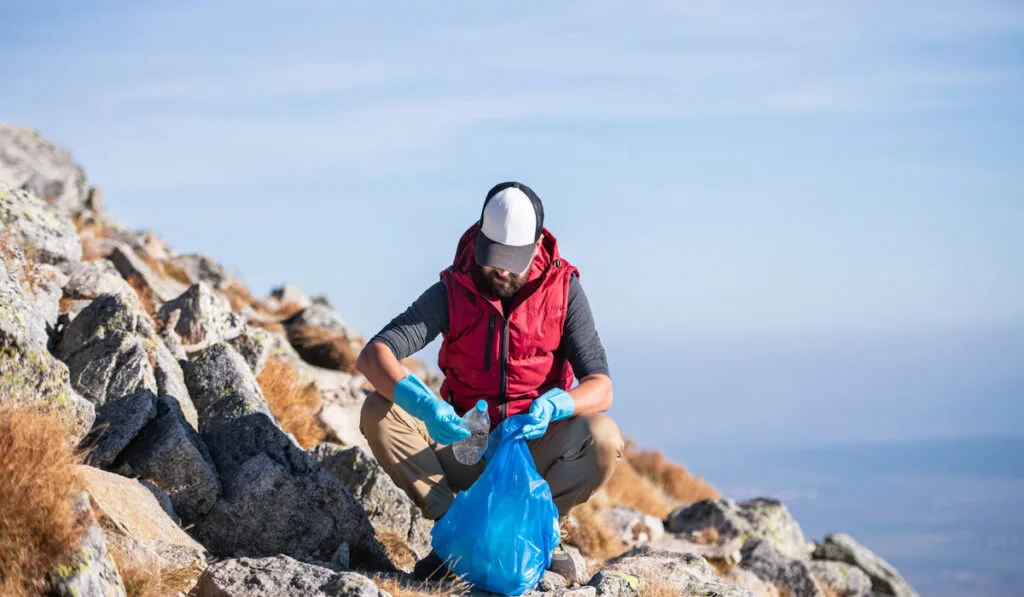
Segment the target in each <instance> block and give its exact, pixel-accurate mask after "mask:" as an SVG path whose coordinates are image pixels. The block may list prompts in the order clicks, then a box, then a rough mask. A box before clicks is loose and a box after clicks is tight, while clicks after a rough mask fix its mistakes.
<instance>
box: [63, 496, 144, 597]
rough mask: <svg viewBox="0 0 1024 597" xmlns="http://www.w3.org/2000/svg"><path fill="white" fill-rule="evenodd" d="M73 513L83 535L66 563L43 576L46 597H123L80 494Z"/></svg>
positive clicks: (86, 499) (86, 498) (88, 505)
mask: <svg viewBox="0 0 1024 597" xmlns="http://www.w3.org/2000/svg"><path fill="white" fill-rule="evenodd" d="M75 511H76V513H77V514H78V516H80V517H81V521H82V528H83V529H84V533H83V535H82V539H81V541H80V542H79V544H78V546H77V548H76V549H75V551H74V553H73V554H71V556H70V558H69V561H68V562H67V563H65V564H64V565H62V566H60V567H58V568H57V569H56V570H54V571H52V572H50V573H49V574H47V575H46V584H47V588H48V591H47V592H46V594H47V595H50V596H53V597H125V595H126V593H125V589H124V584H123V582H122V580H121V575H120V573H119V572H118V570H117V564H116V563H115V562H114V558H113V556H112V555H111V553H110V550H109V549H108V548H107V540H106V537H105V535H104V533H103V530H102V529H101V528H100V525H99V524H98V523H97V521H96V517H95V516H94V515H93V512H92V507H91V503H90V500H89V495H88V494H87V493H86V492H84V491H83V492H80V493H79V494H78V499H77V501H76V503H75Z"/></svg>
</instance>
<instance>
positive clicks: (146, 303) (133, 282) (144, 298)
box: [124, 273, 156, 317]
mask: <svg viewBox="0 0 1024 597" xmlns="http://www.w3.org/2000/svg"><path fill="white" fill-rule="evenodd" d="M124 281H125V282H128V285H129V286H131V287H132V290H134V291H135V294H136V295H137V296H138V297H139V304H141V305H142V308H143V309H145V310H146V313H148V314H149V316H150V317H154V316H155V315H156V304H155V303H154V302H153V291H152V290H151V289H150V288H149V285H148V284H146V283H145V282H144V281H143V280H142V277H141V276H139V275H138V274H136V273H131V274H128V276H127V277H126V278H125V279H124Z"/></svg>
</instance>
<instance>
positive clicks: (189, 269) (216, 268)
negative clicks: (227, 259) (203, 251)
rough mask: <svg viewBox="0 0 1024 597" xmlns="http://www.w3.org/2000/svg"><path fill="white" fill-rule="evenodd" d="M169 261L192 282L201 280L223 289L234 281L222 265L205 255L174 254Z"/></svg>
mask: <svg viewBox="0 0 1024 597" xmlns="http://www.w3.org/2000/svg"><path fill="white" fill-rule="evenodd" d="M170 262H171V264H173V265H174V266H175V267H177V268H178V269H179V270H180V271H181V272H182V274H184V276H185V277H187V278H188V280H189V281H190V282H191V283H192V284H197V283H199V282H203V283H205V284H207V285H208V286H210V287H211V288H214V289H216V290H223V289H225V288H227V287H228V286H230V285H231V284H232V283H233V282H234V277H233V276H232V275H231V274H230V273H228V271H227V270H226V269H224V266H222V265H221V264H219V263H217V262H216V261H214V260H213V258H211V257H207V256H206V255H199V254H196V253H189V254H187V255H175V256H173V257H171V259H170Z"/></svg>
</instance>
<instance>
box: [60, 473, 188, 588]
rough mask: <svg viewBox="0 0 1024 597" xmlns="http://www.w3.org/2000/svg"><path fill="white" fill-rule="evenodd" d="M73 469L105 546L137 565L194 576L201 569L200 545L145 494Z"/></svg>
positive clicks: (129, 482)
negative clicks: (89, 502) (100, 531)
mask: <svg viewBox="0 0 1024 597" xmlns="http://www.w3.org/2000/svg"><path fill="white" fill-rule="evenodd" d="M78 468H79V472H80V473H81V476H82V479H83V480H84V481H85V490H86V491H87V492H88V493H89V497H90V498H92V504H93V512H94V513H95V515H96V517H97V519H98V521H99V524H100V527H101V528H102V529H103V533H104V535H105V536H106V541H107V543H108V544H109V545H110V546H112V547H113V548H115V549H116V550H117V551H118V552H120V553H121V554H122V556H123V557H124V558H125V559H126V560H128V561H131V562H134V563H135V564H136V565H137V566H140V567H147V568H148V567H150V566H152V565H153V564H155V565H157V566H158V567H159V569H160V570H161V571H164V572H168V571H172V570H173V571H177V572H178V575H179V576H180V575H181V574H188V575H191V576H192V577H193V578H195V577H197V576H199V573H200V572H201V571H202V569H203V568H204V567H205V566H206V557H205V550H204V549H203V546H202V545H200V544H198V543H196V541H195V540H194V539H192V538H191V537H189V536H188V534H186V533H185V531H183V530H181V527H179V526H178V524H177V523H176V522H175V521H174V520H172V519H171V517H170V516H168V515H167V513H166V512H165V511H164V509H163V508H162V507H161V505H160V502H159V500H158V499H157V498H156V497H155V496H154V495H153V493H152V491H151V489H149V488H147V487H145V486H143V485H142V483H140V482H138V481H136V480H134V479H128V478H126V477H122V476H120V475H115V474H113V473H108V472H105V471H102V470H100V469H97V468H92V467H89V466H79V467H78Z"/></svg>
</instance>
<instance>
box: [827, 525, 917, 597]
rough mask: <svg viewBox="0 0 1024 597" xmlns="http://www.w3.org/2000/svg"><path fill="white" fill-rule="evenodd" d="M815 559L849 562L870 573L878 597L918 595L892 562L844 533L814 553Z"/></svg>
mask: <svg viewBox="0 0 1024 597" xmlns="http://www.w3.org/2000/svg"><path fill="white" fill-rule="evenodd" d="M814 559H816V560H830V561H835V562H846V563H847V564H852V565H854V566H856V567H858V568H860V569H861V570H863V571H864V572H866V573H867V575H868V577H869V578H870V579H871V590H872V591H873V592H874V593H875V594H876V595H894V596H895V597H917V592H916V591H914V589H913V588H912V587H911V586H910V584H909V583H907V581H906V580H904V579H903V577H902V576H900V574H899V572H897V571H896V569H895V568H893V567H892V566H891V565H890V564H889V563H888V562H886V561H885V560H883V559H882V558H880V557H878V556H877V555H875V554H874V553H873V552H871V551H870V550H869V549H867V548H866V547H863V546H862V545H860V544H859V543H857V542H856V541H854V540H853V538H852V537H850V536H849V535H846V534H843V533H830V534H828V535H826V536H825V541H824V543H821V544H818V545H817V546H816V547H815V550H814Z"/></svg>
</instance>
